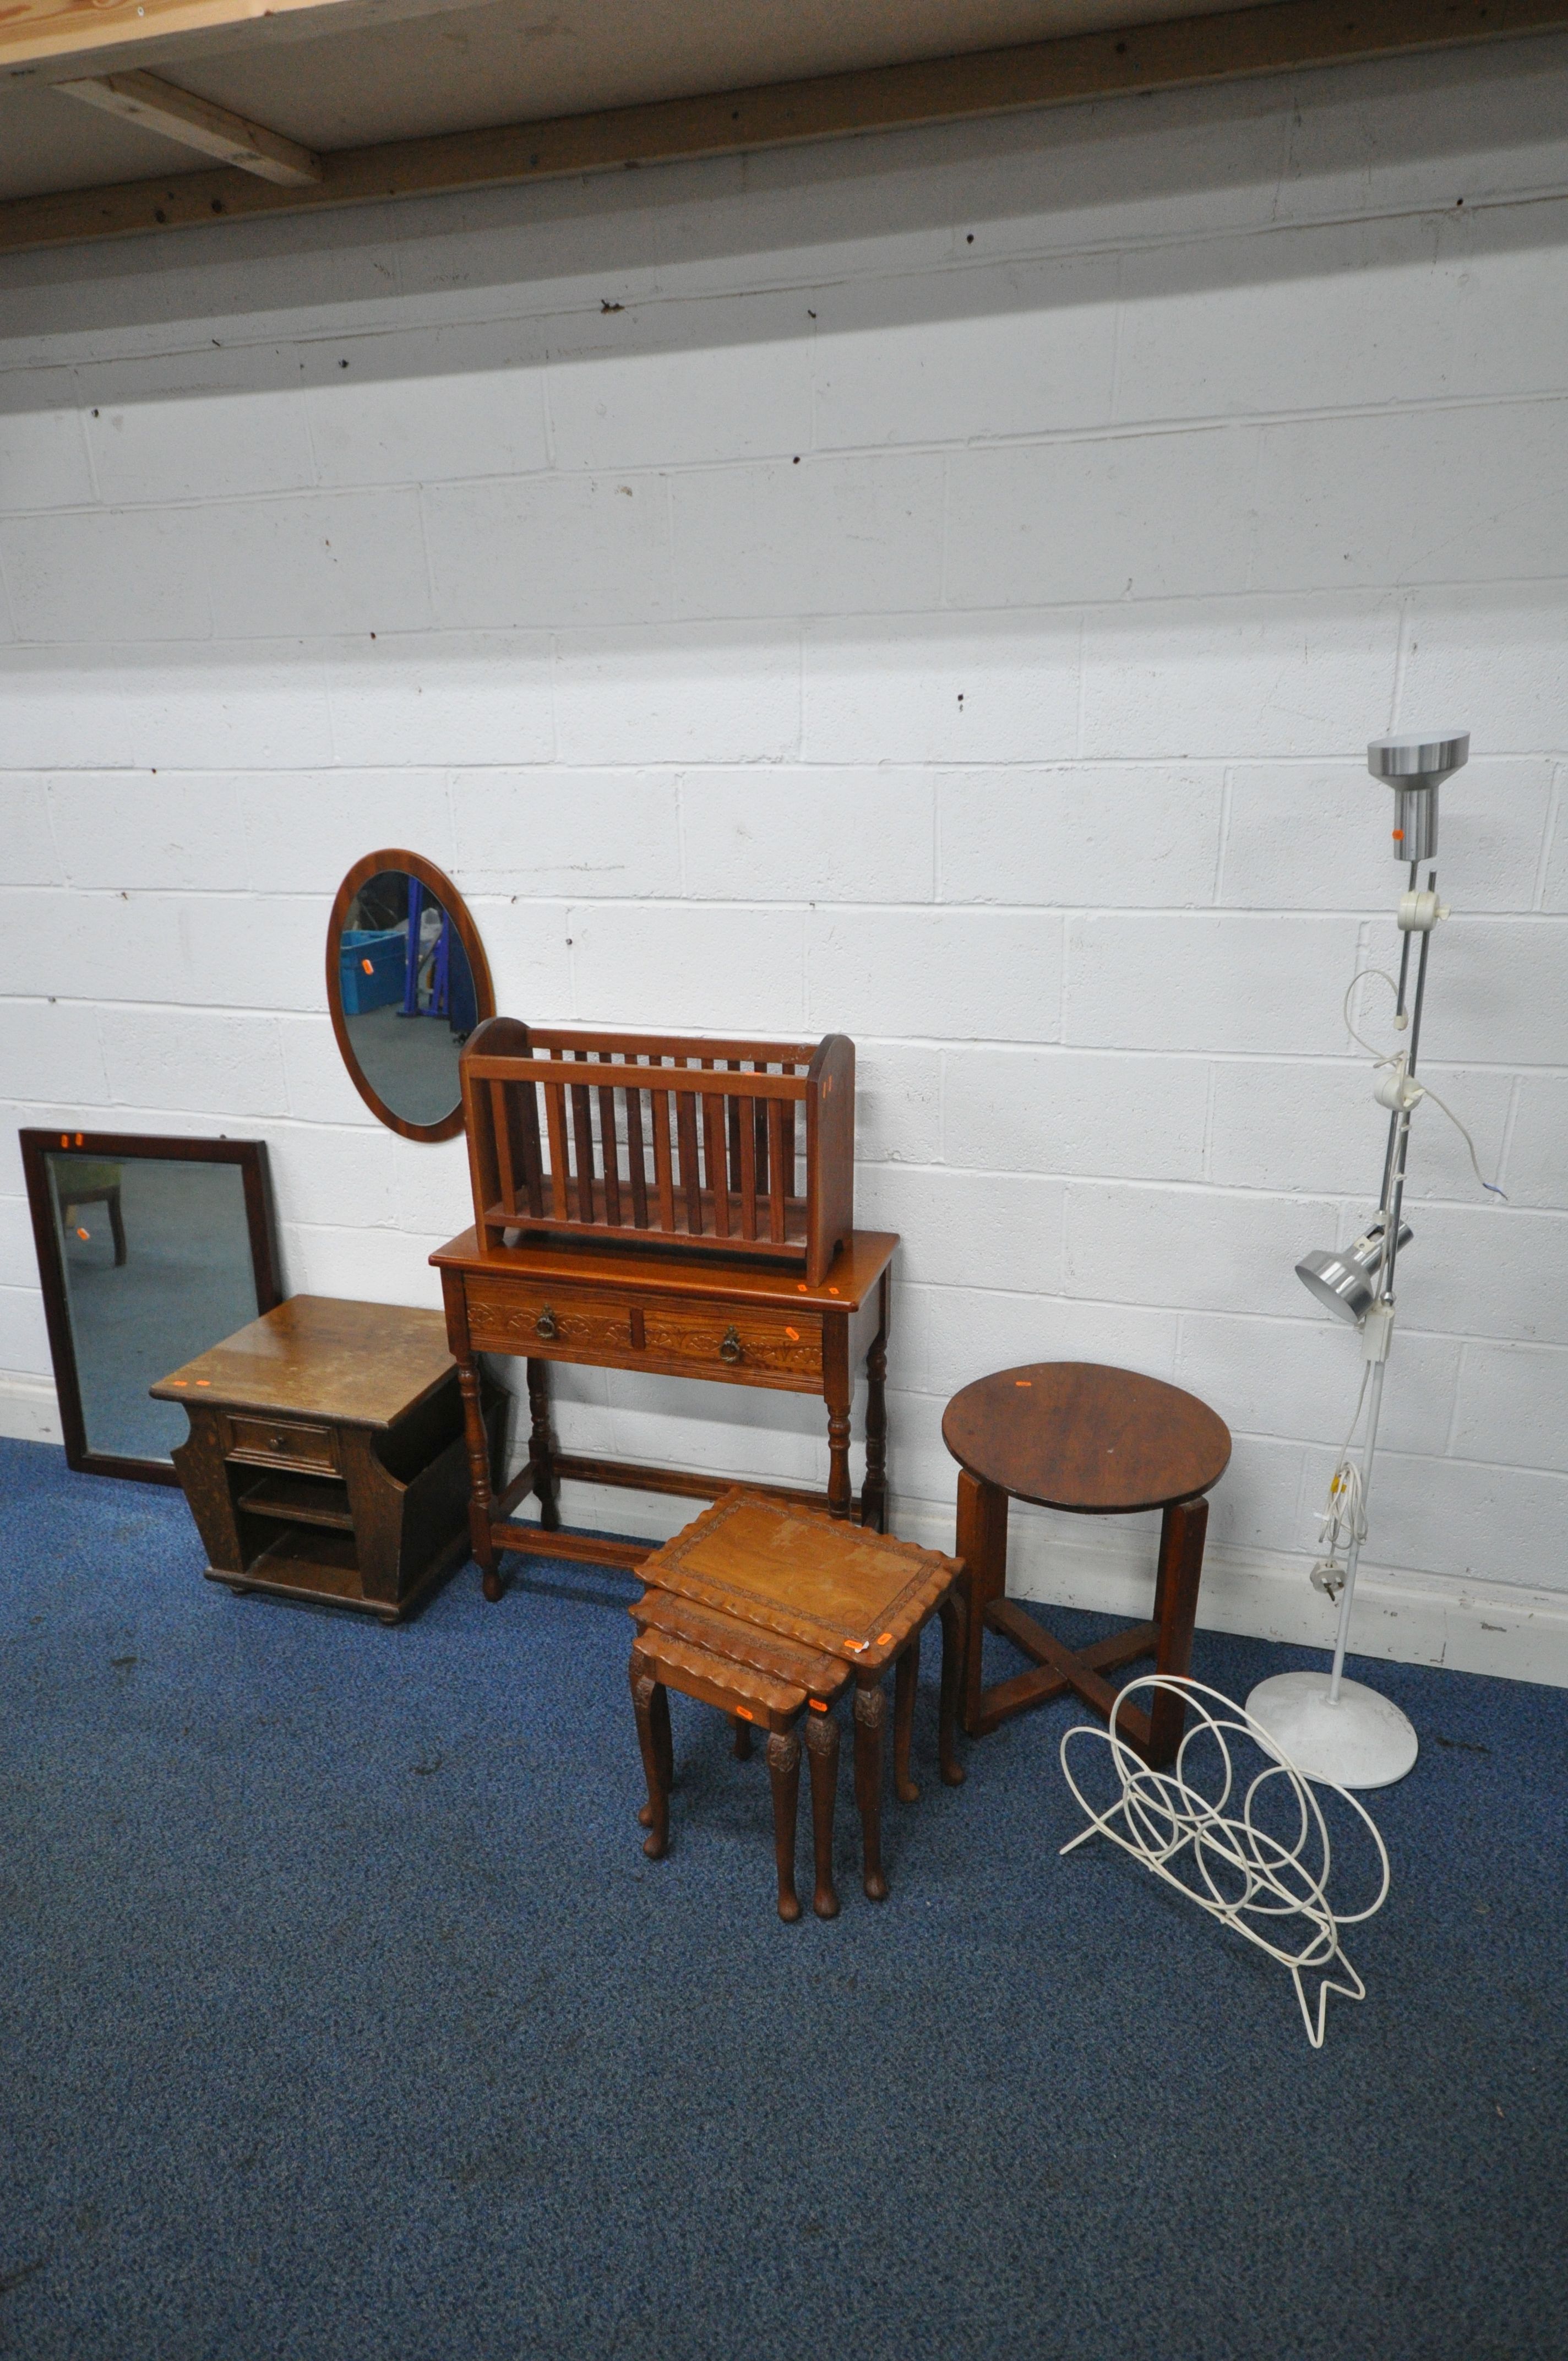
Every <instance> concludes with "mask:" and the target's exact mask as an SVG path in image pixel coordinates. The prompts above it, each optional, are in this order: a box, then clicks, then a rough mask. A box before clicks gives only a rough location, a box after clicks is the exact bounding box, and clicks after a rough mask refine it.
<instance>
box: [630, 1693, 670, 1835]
mask: <svg viewBox="0 0 1568 2361" xmlns="http://www.w3.org/2000/svg"><path fill="white" fill-rule="evenodd" d="M630 1670H631V1706H632V1710H633V1712H634V1713H635V1714H636V1716H637V1742H638V1745H639V1746H640V1747H641V1750H642V1775H643V1777H644V1778H645V1779H646V1780H647V1782H648V1801H647V1802H646V1804H645V1805H644V1806H642V1809H641V1811H640V1812H639V1813H638V1815H637V1817H638V1819H639V1820H640V1821H641V1824H642V1826H643V1827H644V1828H646V1829H647V1831H648V1834H647V1837H646V1838H645V1839H644V1840H643V1845H642V1850H643V1851H644V1852H645V1853H646V1854H647V1856H648V1858H649V1860H650V1861H662V1860H663V1857H664V1854H665V1852H666V1851H667V1850H668V1849H669V1841H670V1788H669V1779H668V1775H667V1773H666V1769H665V1762H666V1757H665V1754H664V1750H663V1748H662V1747H661V1745H660V1742H659V1730H658V1725H657V1718H656V1704H657V1705H662V1706H663V1725H664V1730H665V1733H666V1736H667V1733H668V1730H669V1726H670V1724H669V1717H670V1704H669V1699H668V1697H666V1696H665V1695H664V1690H663V1684H662V1683H661V1682H659V1681H657V1680H655V1678H654V1676H653V1674H652V1669H651V1667H650V1665H649V1664H648V1660H647V1658H646V1657H645V1656H642V1655H640V1654H639V1653H637V1652H636V1651H635V1650H633V1652H632V1657H631V1668H630Z"/></svg>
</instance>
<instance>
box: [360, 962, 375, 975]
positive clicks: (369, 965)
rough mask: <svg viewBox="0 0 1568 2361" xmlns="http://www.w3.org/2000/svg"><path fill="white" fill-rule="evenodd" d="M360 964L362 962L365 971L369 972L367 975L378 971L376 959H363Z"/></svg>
mask: <svg viewBox="0 0 1568 2361" xmlns="http://www.w3.org/2000/svg"><path fill="white" fill-rule="evenodd" d="M359 964H360V966H361V967H362V968H363V969H364V971H365V972H366V974H367V975H374V974H375V972H376V962H375V961H374V960H361V961H360V962H359Z"/></svg>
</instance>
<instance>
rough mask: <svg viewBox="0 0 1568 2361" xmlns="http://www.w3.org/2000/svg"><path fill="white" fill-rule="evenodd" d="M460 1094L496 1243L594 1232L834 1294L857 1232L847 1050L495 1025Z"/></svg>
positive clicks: (480, 1203) (470, 1049)
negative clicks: (822, 1284)
mask: <svg viewBox="0 0 1568 2361" xmlns="http://www.w3.org/2000/svg"><path fill="white" fill-rule="evenodd" d="M463 1090H464V1105H465V1111H466V1117H467V1125H468V1143H469V1159H470V1164H471V1168H472V1173H473V1180H474V1192H475V1195H474V1211H475V1220H476V1223H477V1225H478V1228H479V1233H480V1235H481V1237H482V1238H483V1239H485V1240H486V1242H487V1243H488V1244H495V1243H499V1241H500V1240H502V1239H503V1238H504V1236H505V1235H506V1234H507V1233H508V1232H509V1231H511V1232H516V1231H537V1232H544V1233H546V1234H548V1233H555V1234H558V1235H575V1236H582V1235H584V1234H585V1233H587V1234H588V1235H593V1236H595V1237H597V1238H598V1240H599V1242H600V1243H605V1244H609V1243H614V1244H616V1245H618V1246H621V1245H629V1244H639V1243H641V1244H648V1245H654V1244H676V1243H678V1244H680V1245H683V1246H700V1247H703V1248H706V1249H709V1250H712V1251H714V1252H718V1253H740V1254H745V1255H748V1256H761V1257H774V1258H779V1259H784V1260H788V1261H793V1262H796V1263H805V1264H806V1266H807V1269H808V1273H815V1274H816V1276H817V1278H820V1277H821V1276H823V1275H825V1273H826V1270H827V1268H828V1263H829V1262H830V1261H831V1260H832V1257H833V1254H834V1252H835V1251H836V1250H837V1247H838V1246H839V1244H840V1243H841V1242H842V1240H843V1239H844V1238H846V1237H847V1236H848V1235H849V1233H850V1229H851V1227H852V1226H853V1219H854V1202H853V1198H854V1165H853V1152H854V1045H853V1043H852V1042H850V1041H848V1040H846V1039H845V1038H844V1037H843V1036H842V1035H831V1034H830V1035H829V1036H828V1038H826V1039H825V1040H823V1041H819V1042H815V1043H813V1042H776V1041H772V1042H770V1041H731V1040H712V1039H694V1038H689V1037H685V1038H681V1037H674V1038H672V1037H659V1036H650V1035H639V1034H623V1033H599V1032H594V1033H589V1032H579V1031H558V1030H550V1031H543V1030H540V1029H534V1028H531V1027H527V1026H524V1025H521V1024H520V1023H519V1022H518V1021H517V1020H516V1019H515V1018H510V1017H496V1018H494V1019H492V1020H491V1022H490V1023H489V1024H488V1025H484V1026H481V1027H479V1028H478V1030H477V1032H476V1033H475V1034H474V1035H473V1036H472V1038H471V1039H470V1041H469V1043H468V1046H467V1048H466V1050H465V1051H464V1055H463ZM596 1100H597V1114H598V1122H597V1124H596V1122H595V1113H596V1106H595V1102H596ZM799 1109H804V1110H805V1122H804V1125H802V1124H801V1122H800V1119H799V1116H798V1115H797V1110H799ZM803 1132H804V1137H802V1134H803ZM803 1163H804V1185H803V1184H802V1179H801V1168H802V1164H803Z"/></svg>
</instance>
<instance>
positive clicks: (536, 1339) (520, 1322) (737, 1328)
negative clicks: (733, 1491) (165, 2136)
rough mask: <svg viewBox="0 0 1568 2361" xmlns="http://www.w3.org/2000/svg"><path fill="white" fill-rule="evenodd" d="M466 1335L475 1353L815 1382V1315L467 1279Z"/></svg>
mask: <svg viewBox="0 0 1568 2361" xmlns="http://www.w3.org/2000/svg"><path fill="white" fill-rule="evenodd" d="M466 1295H467V1314H468V1334H469V1340H470V1342H471V1344H472V1345H473V1348H474V1350H475V1351H476V1352H477V1353H515V1354H519V1355H523V1356H529V1357H532V1358H533V1359H535V1360H541V1361H586V1362H588V1363H590V1364H592V1365H594V1366H597V1367H607V1368H615V1369H636V1368H647V1369H655V1370H658V1371H659V1372H660V1373H661V1374H663V1375H666V1376H667V1375H674V1376H676V1377H689V1378H721V1379H724V1378H728V1379H730V1380H733V1381H738V1382H739V1383H740V1384H742V1385H744V1384H747V1383H751V1384H753V1385H755V1384H762V1385H784V1386H786V1387H789V1386H795V1387H799V1388H801V1389H803V1390H806V1389H815V1388H816V1387H817V1385H818V1384H819V1383H820V1381H821V1376H822V1316H821V1314H820V1312H796V1311H795V1310H793V1309H791V1310H789V1311H781V1310H773V1309H770V1310H766V1311H759V1310H752V1309H749V1308H748V1307H747V1306H746V1305H745V1304H744V1303H733V1302H731V1303H724V1302H718V1303H713V1302H706V1301H701V1302H699V1301H695V1300H694V1301H683V1300H682V1299H681V1298H679V1297H670V1296H660V1295H644V1294H642V1293H641V1292H640V1291H638V1290H632V1289H630V1288H620V1287H604V1288H585V1287H573V1286H572V1285H570V1284H567V1285H565V1286H555V1285H545V1284H544V1283H543V1282H541V1281H536V1280H534V1279H527V1280H524V1281H521V1283H520V1282H519V1281H517V1280H514V1279H489V1278H488V1277H487V1278H474V1279H469V1281H468V1284H467V1290H466Z"/></svg>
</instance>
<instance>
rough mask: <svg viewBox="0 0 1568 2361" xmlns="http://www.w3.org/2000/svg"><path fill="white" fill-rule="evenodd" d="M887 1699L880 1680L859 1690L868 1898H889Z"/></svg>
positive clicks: (859, 1784) (859, 1796)
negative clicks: (884, 1765)
mask: <svg viewBox="0 0 1568 2361" xmlns="http://www.w3.org/2000/svg"><path fill="white" fill-rule="evenodd" d="M886 1720H887V1698H886V1697H885V1695H884V1694H883V1687H882V1684H881V1682H880V1681H876V1682H873V1683H872V1685H871V1686H868V1687H865V1688H861V1687H859V1686H857V1688H856V1690H855V1801H856V1803H857V1804H858V1805H859V1806H860V1807H861V1848H862V1853H863V1859H864V1868H865V1889H866V1894H867V1898H868V1899H869V1900H870V1901H872V1902H885V1901H886V1899H887V1879H886V1877H885V1876H884V1875H883V1866H882V1733H883V1725H884V1724H885V1722H886Z"/></svg>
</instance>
